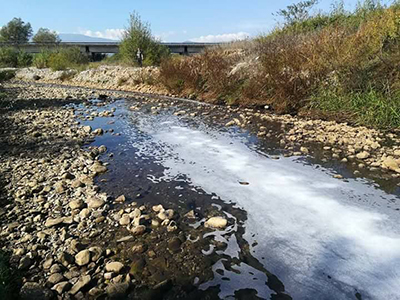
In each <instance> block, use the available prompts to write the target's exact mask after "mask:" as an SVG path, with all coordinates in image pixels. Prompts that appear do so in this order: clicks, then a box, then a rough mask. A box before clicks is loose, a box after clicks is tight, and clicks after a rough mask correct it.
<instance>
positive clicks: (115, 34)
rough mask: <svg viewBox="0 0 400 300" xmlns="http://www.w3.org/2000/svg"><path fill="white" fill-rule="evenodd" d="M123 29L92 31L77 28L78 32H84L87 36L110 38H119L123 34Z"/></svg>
mask: <svg viewBox="0 0 400 300" xmlns="http://www.w3.org/2000/svg"><path fill="white" fill-rule="evenodd" d="M124 32H125V29H119V28H116V29H106V30H103V31H92V30H79V33H80V34H84V35H87V36H92V37H98V38H104V39H111V40H120V39H121V38H122V35H123V34H124Z"/></svg>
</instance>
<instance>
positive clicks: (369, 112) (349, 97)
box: [310, 89, 400, 129]
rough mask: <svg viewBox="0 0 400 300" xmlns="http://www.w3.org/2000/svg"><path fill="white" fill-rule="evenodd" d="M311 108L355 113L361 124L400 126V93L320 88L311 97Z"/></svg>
mask: <svg viewBox="0 0 400 300" xmlns="http://www.w3.org/2000/svg"><path fill="white" fill-rule="evenodd" d="M310 106H311V108H315V109H319V110H322V111H324V112H335V113H344V114H348V115H353V116H354V117H355V121H356V122H357V123H358V124H360V125H367V126H372V127H378V128H384V129H389V128H400V94H394V95H385V94H383V93H381V92H377V91H375V90H373V89H369V90H366V91H362V92H350V93H344V92H341V91H335V90H333V89H325V90H324V89H320V90H319V91H318V92H317V93H316V94H315V95H313V96H312V97H311V102H310Z"/></svg>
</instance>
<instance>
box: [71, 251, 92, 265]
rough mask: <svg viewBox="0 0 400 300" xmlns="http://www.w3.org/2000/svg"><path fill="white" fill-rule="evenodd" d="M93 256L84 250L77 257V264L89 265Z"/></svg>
mask: <svg viewBox="0 0 400 300" xmlns="http://www.w3.org/2000/svg"><path fill="white" fill-rule="evenodd" d="M90 258H91V254H90V251H89V250H87V249H86V250H82V251H80V252H79V253H78V254H77V255H75V262H76V264H77V265H78V266H84V265H87V264H88V263H89V262H90Z"/></svg>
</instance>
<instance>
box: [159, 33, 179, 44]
mask: <svg viewBox="0 0 400 300" xmlns="http://www.w3.org/2000/svg"><path fill="white" fill-rule="evenodd" d="M174 35H176V32H175V31H167V32H161V33H160V34H156V35H155V38H156V39H158V40H161V41H162V42H164V41H166V40H167V39H168V38H169V37H171V36H174Z"/></svg>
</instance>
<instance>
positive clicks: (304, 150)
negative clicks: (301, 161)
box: [300, 147, 309, 154]
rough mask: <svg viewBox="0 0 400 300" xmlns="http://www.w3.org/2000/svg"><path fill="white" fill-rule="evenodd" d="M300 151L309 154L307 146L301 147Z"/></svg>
mask: <svg viewBox="0 0 400 300" xmlns="http://www.w3.org/2000/svg"><path fill="white" fill-rule="evenodd" d="M300 152H302V153H304V154H308V152H309V151H308V149H307V148H306V147H300Z"/></svg>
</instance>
